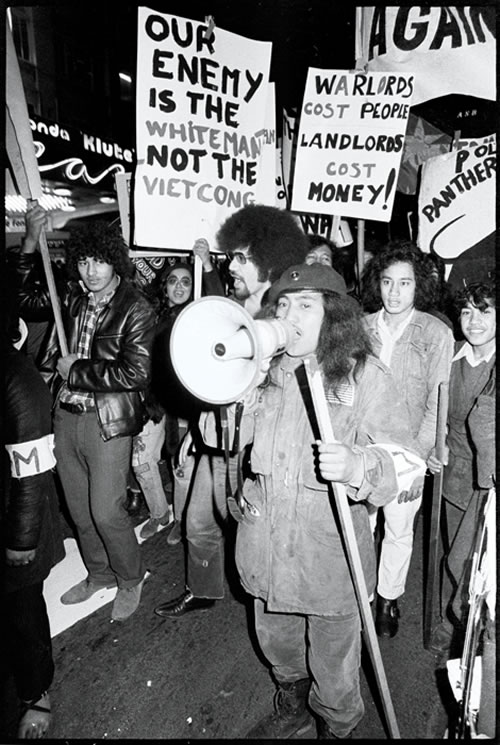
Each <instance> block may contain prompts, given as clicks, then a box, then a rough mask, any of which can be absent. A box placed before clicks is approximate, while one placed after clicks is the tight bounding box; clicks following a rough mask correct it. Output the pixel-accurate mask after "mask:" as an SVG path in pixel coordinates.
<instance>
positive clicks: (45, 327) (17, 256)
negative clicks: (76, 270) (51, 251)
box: [8, 251, 66, 366]
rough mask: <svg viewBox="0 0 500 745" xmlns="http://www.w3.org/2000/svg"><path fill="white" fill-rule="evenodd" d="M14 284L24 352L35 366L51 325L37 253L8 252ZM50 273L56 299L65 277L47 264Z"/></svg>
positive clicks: (45, 290) (42, 272)
mask: <svg viewBox="0 0 500 745" xmlns="http://www.w3.org/2000/svg"><path fill="white" fill-rule="evenodd" d="M8 265H9V268H12V270H13V272H14V276H15V281H16V288H17V297H18V300H19V315H20V316H21V318H22V319H23V320H24V321H25V322H26V323H27V325H28V331H29V333H28V338H27V340H26V347H25V349H26V353H27V354H29V355H30V356H31V357H33V359H34V361H35V364H36V365H37V366H38V363H39V361H40V359H41V357H43V353H44V350H45V349H46V348H47V343H48V340H49V338H50V333H51V330H52V327H53V325H54V311H53V309H52V303H51V300H50V293H49V289H48V286H47V279H46V276H45V270H44V267H43V261H42V256H41V254H40V253H39V252H38V251H35V253H26V254H23V253H21V252H19V251H12V252H10V255H9V257H8ZM51 267H52V274H53V277H54V282H55V286H56V289H57V292H58V295H59V297H63V295H64V291H65V286H66V285H65V274H64V271H62V270H61V269H60V268H59V267H58V266H57V264H55V263H54V262H52V263H51Z"/></svg>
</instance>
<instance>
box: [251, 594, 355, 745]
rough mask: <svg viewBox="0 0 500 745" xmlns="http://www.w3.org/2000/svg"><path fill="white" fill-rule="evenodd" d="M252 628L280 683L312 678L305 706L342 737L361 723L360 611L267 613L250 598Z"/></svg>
mask: <svg viewBox="0 0 500 745" xmlns="http://www.w3.org/2000/svg"><path fill="white" fill-rule="evenodd" d="M254 613H255V631H256V634H257V639H258V642H259V645H260V648H261V650H262V652H263V653H264V655H265V657H266V659H267V660H268V662H269V663H270V664H271V666H272V672H273V675H274V677H275V678H276V680H277V681H278V683H291V682H294V681H296V680H300V679H302V678H309V677H311V679H312V680H311V688H310V692H309V701H308V703H309V706H310V708H311V709H312V710H313V711H314V712H315V713H316V714H318V715H319V716H320V717H321V718H322V719H324V720H325V722H326V723H327V724H328V726H329V727H330V729H331V730H332V732H333V733H334V734H335V735H336V736H337V737H340V738H343V737H345V736H346V735H348V734H349V732H351V731H352V730H353V729H354V728H355V727H356V725H357V724H358V723H359V722H360V721H361V719H362V717H363V714H364V704H363V700H362V698H361V690H360V680H359V670H360V667H361V620H360V617H359V613H358V612H357V611H355V612H354V613H349V614H347V615H336V616H313V615H303V614H294V613H271V612H269V611H267V610H266V604H265V602H264V601H263V600H261V599H260V598H255V599H254Z"/></svg>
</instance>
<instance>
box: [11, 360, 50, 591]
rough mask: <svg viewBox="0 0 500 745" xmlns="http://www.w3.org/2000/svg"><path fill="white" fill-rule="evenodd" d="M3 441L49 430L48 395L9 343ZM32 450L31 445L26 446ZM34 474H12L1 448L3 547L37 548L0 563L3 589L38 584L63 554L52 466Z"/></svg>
mask: <svg viewBox="0 0 500 745" xmlns="http://www.w3.org/2000/svg"><path fill="white" fill-rule="evenodd" d="M3 362H4V369H5V378H4V384H5V422H4V425H5V426H4V428H3V441H4V445H16V444H20V443H32V442H36V441H38V440H39V439H40V438H46V437H47V436H49V435H50V433H51V431H52V430H51V427H52V420H51V396H50V391H49V390H48V388H47V386H46V385H45V383H44V382H43V380H42V378H41V376H40V373H39V372H38V371H37V369H36V368H35V365H34V363H33V361H32V360H31V359H29V358H28V357H27V356H26V355H25V354H24V353H23V352H18V351H17V350H15V349H14V348H13V347H12V349H10V350H8V351H7V353H6V354H5V358H4V360H3ZM30 448H31V445H30ZM34 449H35V448H34V447H33V448H31V454H32V459H31V460H32V463H33V466H34V471H36V472H34V473H33V474H31V475H28V476H25V477H23V478H14V477H13V476H12V475H11V467H10V463H9V462H8V457H7V452H6V450H5V449H3V458H4V464H3V465H4V468H3V473H4V479H5V480H4V488H3V489H2V495H3V500H2V520H1V526H2V530H1V532H2V549H3V547H7V548H10V549H14V550H18V551H20V550H24V551H26V550H30V549H36V555H35V559H34V560H33V561H32V562H30V564H28V565H27V566H18V567H8V566H4V562H1V566H2V567H3V582H2V585H3V588H2V589H3V590H6V591H7V592H11V591H13V590H17V589H20V588H21V587H27V586H29V585H32V584H35V583H37V582H43V580H44V579H45V578H46V577H47V575H48V574H49V572H50V569H51V567H52V566H54V564H56V563H57V562H59V561H61V559H63V558H64V545H63V538H62V532H61V526H60V523H59V505H58V499H57V493H56V490H55V486H54V477H53V473H52V470H43V471H42V472H39V471H40V468H39V467H36V466H35V464H36V463H37V458H36V453H34Z"/></svg>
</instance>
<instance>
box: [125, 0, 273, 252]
mask: <svg viewBox="0 0 500 745" xmlns="http://www.w3.org/2000/svg"><path fill="white" fill-rule="evenodd" d="M138 12H139V17H138V51H137V109H136V120H137V126H136V132H137V147H136V152H137V167H136V173H135V183H134V189H133V192H134V193H133V207H134V225H135V235H134V241H133V242H134V243H135V244H136V245H139V246H150V247H154V248H176V249H186V248H191V246H192V245H193V244H194V242H195V240H196V239H197V238H200V237H205V238H207V240H208V241H209V243H210V245H211V247H213V244H214V238H215V234H216V232H217V229H218V228H219V226H220V224H221V223H222V222H223V221H224V220H225V219H226V218H227V217H228V216H229V215H230V214H232V213H233V212H235V211H236V210H237V209H239V208H241V207H243V206H245V205H246V204H249V203H253V202H255V201H257V194H258V193H259V184H258V181H259V180H260V179H264V178H266V177H267V176H266V174H265V173H263V169H259V161H260V158H261V154H262V150H263V146H264V144H265V142H266V138H267V137H268V130H267V129H266V111H267V97H268V95H269V90H270V89H269V85H268V78H269V68H270V59H271V43H269V42H260V41H252V40H250V39H246V38H244V37H242V36H238V35H236V34H233V33H230V32H228V31H223V30H222V29H219V28H215V30H214V31H212V32H210V31H208V29H207V25H206V24H203V23H199V22H197V21H192V20H188V19H185V18H180V17H177V16H172V15H165V14H163V13H158V12H156V11H153V10H150V9H149V8H144V7H140V8H139V9H138ZM273 129H274V127H273ZM270 178H271V183H272V184H274V162H273V172H272V173H271V175H270ZM272 204H274V194H273V200H272Z"/></svg>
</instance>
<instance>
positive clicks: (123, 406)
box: [40, 279, 155, 440]
mask: <svg viewBox="0 0 500 745" xmlns="http://www.w3.org/2000/svg"><path fill="white" fill-rule="evenodd" d="M86 307H87V295H86V293H85V292H84V291H83V290H82V288H81V287H80V286H79V285H76V286H74V287H73V288H72V289H71V291H70V294H69V296H68V297H67V298H66V300H65V302H64V303H63V308H62V314H63V322H64V328H65V331H66V339H67V342H68V350H69V352H70V354H71V353H75V352H76V351H77V346H78V339H79V336H80V330H81V324H82V320H83V317H84V313H85V309H86ZM154 332H155V313H154V310H153V307H152V306H151V304H150V303H149V301H148V300H147V299H146V297H145V296H144V295H143V293H141V291H140V290H139V289H137V288H136V287H134V286H133V285H131V284H130V283H128V282H127V281H126V280H125V279H122V281H121V283H120V285H119V286H118V289H117V290H116V293H115V294H114V295H113V297H112V298H111V300H110V302H109V304H108V305H107V306H106V307H105V308H104V309H103V310H102V311H101V314H100V316H99V318H98V321H97V325H96V329H95V333H94V337H93V340H92V347H91V352H90V358H89V359H79V360H77V361H76V362H75V363H74V364H73V365H72V367H71V370H70V374H69V378H68V381H67V383H68V387H69V389H70V390H73V391H84V392H90V393H93V394H94V401H95V405H96V409H97V418H98V421H99V426H100V429H101V436H102V438H103V440H110V439H111V438H112V437H120V436H125V435H136V434H138V433H139V432H140V431H141V429H142V427H143V424H144V422H145V420H146V412H145V408H144V405H143V398H144V391H145V390H146V388H147V386H148V385H149V383H150V378H151V349H152V345H153V338H154ZM60 356H61V355H60V351H59V345H58V343H57V337H56V334H55V329H54V333H53V334H52V336H51V339H50V342H49V346H48V349H47V352H46V355H45V357H44V358H43V360H42V361H41V363H40V370H41V372H42V375H43V376H44V378H45V380H46V382H47V383H48V384H49V385H50V387H51V388H52V390H53V392H54V393H56V388H57V392H58V391H59V390H60V385H61V383H62V381H61V378H60V377H59V376H58V375H57V373H56V365H57V360H58V359H59V357H60ZM57 384H59V385H57Z"/></svg>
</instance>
